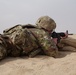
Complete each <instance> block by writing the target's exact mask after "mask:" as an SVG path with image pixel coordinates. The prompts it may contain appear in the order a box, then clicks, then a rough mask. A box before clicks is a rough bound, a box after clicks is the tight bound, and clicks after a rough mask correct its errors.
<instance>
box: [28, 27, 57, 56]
mask: <svg viewBox="0 0 76 75" xmlns="http://www.w3.org/2000/svg"><path fill="white" fill-rule="evenodd" d="M29 30H30V31H31V32H32V33H33V35H34V36H35V37H36V38H37V42H38V44H39V45H40V47H41V49H42V50H43V51H44V53H45V54H46V55H48V56H53V57H56V56H57V55H58V49H57V47H56V44H55V42H54V41H53V40H52V39H51V37H50V35H49V33H48V32H46V31H45V30H43V29H37V28H32V29H29Z"/></svg>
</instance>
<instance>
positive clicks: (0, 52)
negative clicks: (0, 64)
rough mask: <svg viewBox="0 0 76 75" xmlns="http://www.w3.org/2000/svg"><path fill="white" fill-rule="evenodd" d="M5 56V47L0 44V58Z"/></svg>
mask: <svg viewBox="0 0 76 75" xmlns="http://www.w3.org/2000/svg"><path fill="white" fill-rule="evenodd" d="M6 56H7V50H6V48H5V47H3V46H2V45H0V60H2V59H4V58H5V57H6Z"/></svg>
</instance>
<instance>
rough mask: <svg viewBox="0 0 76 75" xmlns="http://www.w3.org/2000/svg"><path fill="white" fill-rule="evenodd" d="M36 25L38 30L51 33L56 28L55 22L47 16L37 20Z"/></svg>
mask: <svg viewBox="0 0 76 75" xmlns="http://www.w3.org/2000/svg"><path fill="white" fill-rule="evenodd" d="M36 25H37V27H38V28H43V29H46V30H48V31H52V30H53V29H55V28H56V23H55V21H54V20H53V19H52V18H50V17H49V16H42V17H40V18H39V19H38V20H37V22H36Z"/></svg>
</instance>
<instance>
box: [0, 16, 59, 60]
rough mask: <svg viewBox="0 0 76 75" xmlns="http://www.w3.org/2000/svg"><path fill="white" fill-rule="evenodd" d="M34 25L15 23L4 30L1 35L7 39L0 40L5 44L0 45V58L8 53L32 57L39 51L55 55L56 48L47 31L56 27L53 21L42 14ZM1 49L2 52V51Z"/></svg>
mask: <svg viewBox="0 0 76 75" xmlns="http://www.w3.org/2000/svg"><path fill="white" fill-rule="evenodd" d="M36 25H37V27H36V26H32V25H16V26H14V27H12V28H10V29H7V30H4V32H3V35H4V36H6V37H7V38H8V39H7V41H6V39H3V37H2V39H3V40H2V41H1V42H3V41H5V45H7V46H5V45H4V44H3V45H2V46H0V48H1V49H0V59H3V58H5V57H6V56H8V55H9V56H20V55H28V56H29V57H34V56H35V55H37V54H38V53H39V52H43V53H44V54H46V55H48V56H52V57H56V56H57V55H58V49H57V47H56V44H55V43H54V41H53V40H52V39H51V38H50V35H49V32H50V31H52V30H53V29H55V28H56V23H55V21H54V20H53V19H52V18H50V17H48V16H43V17H40V18H39V19H38V20H37V22H36ZM48 31H49V32H48ZM8 41H9V42H8ZM7 43H8V44H7ZM1 44H2V43H1ZM3 49H4V53H3V52H2V51H3Z"/></svg>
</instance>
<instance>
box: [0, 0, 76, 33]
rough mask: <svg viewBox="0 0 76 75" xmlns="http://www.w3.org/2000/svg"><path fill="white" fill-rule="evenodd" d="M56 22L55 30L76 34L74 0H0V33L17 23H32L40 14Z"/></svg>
mask: <svg viewBox="0 0 76 75" xmlns="http://www.w3.org/2000/svg"><path fill="white" fill-rule="evenodd" d="M46 15H47V16H49V17H51V18H53V19H54V20H55V22H56V25H57V27H56V31H57V32H65V31H66V30H68V31H69V33H74V34H76V0H0V33H2V32H3V30H5V29H7V28H10V27H13V26H15V25H17V24H28V23H29V24H34V25H35V23H36V21H37V19H38V18H39V17H41V16H46Z"/></svg>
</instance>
